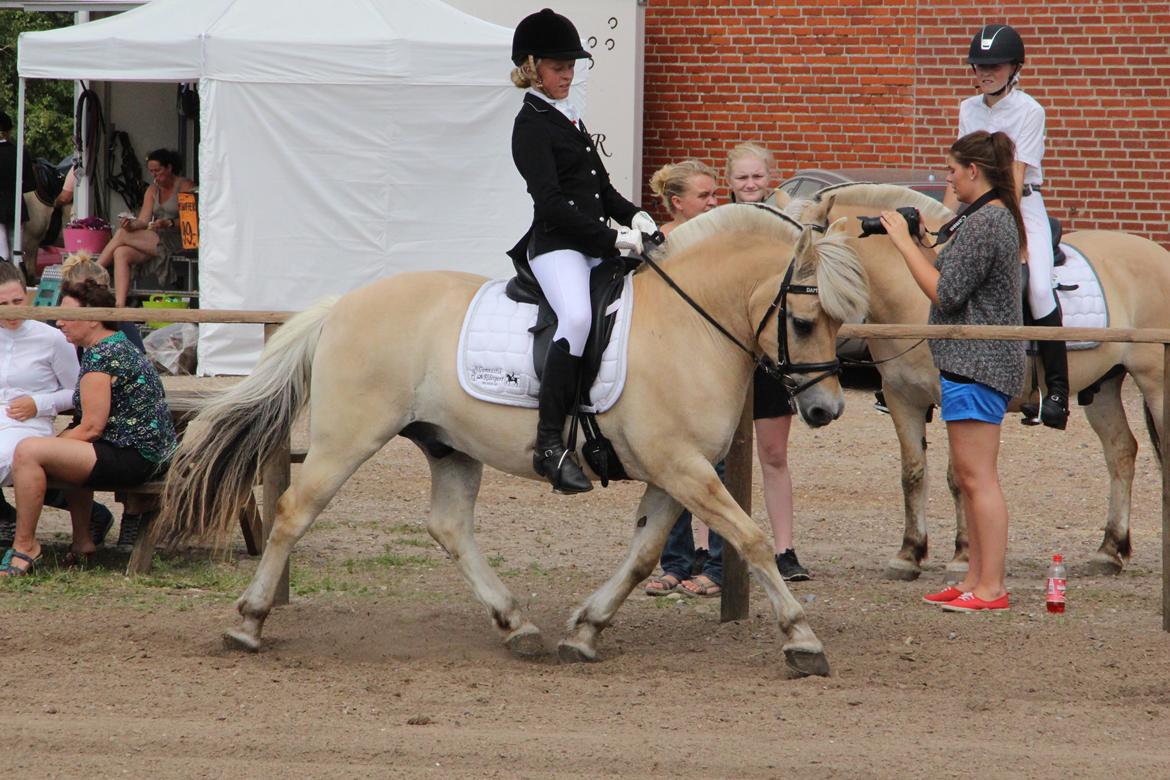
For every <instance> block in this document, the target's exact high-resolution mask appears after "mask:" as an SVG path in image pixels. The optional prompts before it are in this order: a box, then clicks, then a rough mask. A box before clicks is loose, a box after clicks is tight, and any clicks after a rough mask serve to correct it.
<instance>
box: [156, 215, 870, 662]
mask: <svg viewBox="0 0 1170 780" xmlns="http://www.w3.org/2000/svg"><path fill="white" fill-rule="evenodd" d="M843 239H844V237H843V235H842V234H841V233H839V232H836V233H835V234H834V235H830V236H827V237H823V238H819V237H817V234H816V233H815V232H813V231H805V232H804V233H803V234H802V233H801V230H800V227H799V225H798V224H797V223H796V222H795V221H793V220H791V219H788V218H785V217H783V216H781V215H780V214H779V212H778V211H776V210H774V209H768V210H763V209H760V208H756V207H751V206H745V205H739V206H735V205H733V206H724V207H721V208H719V209H715V210H713V211H711V212H709V213H708V214H705V215H703V216H701V217H699V218H696V219H694V220H692V221H691V222H689V223H687V224H686V225H683V226H681V227H679V228H678V230H676V231H675V232H674V233H673V234H672V235H671V237H670V239H669V240H668V241H667V243H666V245H665V247H664V250H665V251H664V259H663V261H662V266H661V267H662V268H663V269H664V270H665V271H666V272H667V273H668V274H670V275H671V276H672V277H673V278H674V280H675V281H676V282H677V284H678V285H679V287H681V288H682V289H683V290H684V291H686V292H687V293H689V294H690V295H691V296H692V297H693V299H694V301H695V302H696V303H697V305H698V306H699V307H701V308H702V309H704V310H705V311H706V312H707V313H709V315H710V316H711V318H712V319H713V320H714V321H716V322H718V323H719V324H720V325H721V326H722V327H724V328H725V329H726V330H727V331H728V335H731V336H733V337H734V338H735V339H737V340H738V341H739V342H741V344H742V345H745V346H746V347H747V348H748V349H749V350H753V351H755V352H756V353H766V354H768V355H777V354H783V355H785V356H786V357H787V359H788V361H790V365H789V368H788V371H789V373H791V374H793V376H792V378H791V379H790V381H793V382H803V381H804V380H806V379H809V378H811V373H812V364H813V363H818V364H820V366H819V367H818V370H819V368H820V367H823V365H824V364H825V363H835V355H834V339H835V336H836V332H837V330H838V327H839V325H840V322H842V321H850V320H854V321H856V320H859V318H860V317H862V316H864V311H865V306H866V294H867V290H866V285H865V278H864V275H863V274H862V273H861V268H860V265H859V263H858V261H857V258H856V256H854V255H853V253H852V251H850V250H849V249H848V248H847V245H846V244H845V242H844V240H843ZM790 261H791V266H792V270H793V274H792V279H793V280H794V281H795V282H798V283H800V284H802V285H807V284H809V283H810V282H813V281H815V283H816V284H817V285H818V286H819V295H818V294H803V295H795V294H794V295H792V296H791V297H790V298H787V300H786V301H785V298H786V296H785V294H784V292H780V293H779V294H778V292H777V291H780V290H781V288H782V281H784V280H785V271H786V269H787V268H788V267H789V265H790ZM484 281H485V280H484V279H483V278H481V277H478V276H472V275H469V274H463V273H448V272H430V273H410V274H402V275H399V276H395V277H392V278H388V279H384V280H381V281H379V282H376V283H374V284H371V285H369V286H368V287H364V288H362V289H359V290H356V291H354V292H352V293H349V294H348V295H346V296H344V297H342V298H341V299H339V300H337V301H336V302H323V303H320V304H318V305H317V306H315V307H314V308H312V309H310V310H308V311H306V312H304V313H302V314H300V315H298V316H297V317H295V318H293V319H292V320H290V321H289V322H288V323H287V324H286V325H284V327H282V328H281V329H280V331H279V333H278V334H277V335H276V336H275V337H274V338H273V339H272V341H271V343H270V344H269V346H268V347H267V348H266V349H265V351H264V353H263V355H262V357H261V358H260V362H259V363H258V365H257V366H256V369H255V371H254V372H253V373H252V374H251V376H249V377H248V378H247V379H246V380H245V381H244V382H242V383H241V384H239V385H237V386H236V387H234V388H233V389H231V390H230V391H228V392H227V393H225V394H224V395H223V396H222V397H219V398H217V399H216V400H214V401H211V402H210V403H209V404H208V405H207V406H206V407H205V408H204V410H203V411H202V412H201V414H200V415H199V416H198V418H197V420H196V423H193V424H192V426H191V431H190V432H189V433H188V434H187V437H186V440H185V441H184V443H183V445H182V447H181V449H180V450H179V452H178V453H177V454H176V456H175V460H174V463H173V465H172V466H171V469H170V473H169V477H168V480H167V485H166V489H165V492H164V496H163V508H162V510H161V513H160V517H159V521H160V525H161V526H162V528H161V532H162V533H161V535H162V536H164V537H165V538H166V539H167V540H169V541H171V542H172V543H173V542H186V541H190V540H192V539H195V538H203V539H208V540H211V541H215V542H217V543H218V544H223V543H224V542H225V540H226V538H227V534H228V533H230V530H231V526H232V524H233V522H234V518H236V517H238V516H239V511H240V509H241V508H242V507H243V506H244V504H245V503H246V501H247V500H248V498H249V497H250V494H251V490H252V485H253V482H254V476H255V472H256V468H257V463H256V453H257V452H266V451H268V450H269V449H270V447H271V446H272V445H273V443H275V442H278V441H281V440H283V437H285V436H286V435H287V433H288V431H289V428H290V426H291V425H292V422H293V418H294V416H295V415H296V414H297V412H298V410H300V409H301V408H302V406H304V405H306V404H307V405H308V408H309V412H310V417H309V424H310V433H309V438H310V442H309V449H308V454H307V456H306V458H305V462H304V465H303V467H302V469H301V471H300V473H299V474H297V475H296V476H295V478H294V479H293V482H292V485H291V487H290V488H289V489H288V491H287V492H285V493H284V495H283V496H282V497H281V498H280V501H279V504H278V509H277V516H276V519H275V522H274V525H273V529H272V532H271V535H270V537H269V539H268V544H267V546H266V547H265V549H264V556H263V558H262V559H261V561H260V564H259V567H258V569H257V571H256V575H255V577H254V578H253V580H252V582H251V584H250V585H249V586H248V588H247V590H246V591H245V592H244V593H243V595H242V596H241V597H240V599H239V601H238V602H237V607H238V609H239V611H240V613H241V615H242V616H243V624H242V625H241V626H240V627H239V628H237V629H233V630H231V631H228V632H227V634H226V637H225V641H226V643H227V644H228V645H229V646H233V647H237V648H242V649H248V650H255V649H257V648H258V647H259V645H260V632H261V628H262V626H263V623H264V620H265V618H266V617H267V616H268V613H269V611H270V610H271V608H272V604H273V598H274V592H275V588H276V585H277V581H278V579H279V578H280V574H281V570H282V569H283V567H284V565H285V563H286V562H287V560H288V557H289V553H290V551H291V549H292V547H293V545H294V544H295V542H296V541H297V540H298V539H300V538H301V536H302V535H303V534H304V533H305V531H306V530H308V528H309V525H310V524H311V523H312V522H313V520H314V518H316V517H317V515H318V514H319V513H320V512H321V511H322V510H323V509H324V508H325V506H326V504H328V502H329V500H330V499H331V498H332V497H333V495H334V494H335V493H336V492H337V490H338V489H339V488H340V487H341V486H342V484H343V483H344V482H345V481H346V479H348V478H349V476H350V475H351V474H352V473H353V472H354V470H355V469H357V467H358V466H359V465H361V463H363V462H364V461H365V460H366V459H368V458H369V457H370V456H371V455H373V454H374V453H375V452H377V451H378V450H379V449H380V448H381V447H382V446H383V445H384V444H385V443H386V442H387V441H388V440H389V439H391V438H392V437H394V436H397V435H401V436H404V437H406V438H408V439H411V440H412V441H414V442H415V443H416V444H417V445H418V446H419V448H420V449H422V451H423V453H424V455H426V457H427V460H428V462H429V464H430V467H431V478H432V486H431V512H430V516H429V517H428V519H427V530H428V531H429V532H430V534H431V536H433V537H434V538H435V540H436V541H437V542H438V543H439V544H441V545H442V546H443V548H444V549H445V550H446V551H447V552H448V554H449V555H450V556H451V558H452V559H453V560H454V561H455V563H456V565H457V566H458V567H459V570H460V573H461V574H462V575H463V576H464V578H465V579H466V580H467V581H468V583H469V584H470V585H471V588H472V590H473V592H474V593H475V595H476V597H477V598H478V599H479V600H480V601H481V602H483V603H484V605H485V606H487V608H488V610H489V611H490V614H491V617H492V620H493V622H494V623H495V625H496V627H497V628H498V629H499V630H500V632H501V633H502V634H503V635H504V637H505V643H506V644H507V646H508V647H509V649H511V650H512V651H513V652H514V653H516V654H518V655H533V654H538V653H541V652H543V651H544V644H543V641H542V639H541V637H540V633H539V630H538V629H537V628H536V627H535V626H534V625H533V624H532V623H530V622H529V621H528V620H527V619H526V617H525V616H524V614H523V613H522V612H521V610H520V607H519V604H518V603H517V601H516V599H515V598H514V597H513V596H512V594H511V593H510V592H509V591H508V589H507V588H506V587H505V586H504V583H503V582H501V581H500V579H499V577H497V576H496V574H495V572H493V571H492V569H491V567H490V566H488V563H487V561H486V560H485V558H484V556H483V553H482V552H481V551H480V550H479V549H478V547H477V546H476V543H475V540H474V538H473V535H472V533H473V518H472V512H473V509H474V506H475V499H476V494H477V492H478V490H479V485H480V477H481V475H482V471H483V464H484V463H487V464H489V465H491V466H493V467H495V468H497V469H499V470H501V471H505V472H508V473H510V474H515V475H518V476H523V477H530V478H536V475H535V474H534V473H533V471H532V461H531V456H532V447H533V441H534V431H535V428H536V414H535V412H534V411H532V410H526V409H518V408H514V407H508V406H499V405H493V404H488V403H484V402H483V401H479V400H476V399H473V398H472V397H470V396H469V395H467V394H466V393H465V392H464V391H463V390H462V389H461V388H460V385H459V381H458V377H457V375H456V355H455V351H456V345H457V344H458V341H459V332H460V325H461V322H460V319H461V318H460V317H459V316H452V313H453V312H463V311H465V310H466V309H467V307H468V304H469V302H470V301H471V299H472V297H473V296H474V295H475V293H476V291H477V290H478V289H479V287H480V285H482V284H483V283H484ZM785 286H787V285H785ZM791 292H794V293H795V292H805V293H815V292H816V290H815V289H814V288H811V287H804V288H801V289H798V288H796V287H795V286H794V287H793V288H792V290H791ZM633 295H634V306H633V319H632V323H631V335H630V337H629V370H628V374H627V379H626V385H625V390H624V392H623V394H622V396H621V398H620V399H619V400H618V402H617V404H616V405H615V406H613V408H612V409H610V410H609V411H608V412H607V413H605V414H603V415H601V416H599V418H598V421H599V423H600V425H601V427H602V428H603V429H604V431H605V432H606V434H607V435H608V436H609V437H610V438H611V439H612V441H613V445H614V447H615V449H616V451H617V453H618V455H619V457H620V458H621V461H622V463H623V464H624V466H625V470H626V472H627V473H628V474H629V475H630V476H631V478H633V479H637V480H641V481H644V482H646V483H647V486H646V491H645V493H644V495H643V497H642V500H641V503H640V504H639V506H638V510H637V513H636V515H635V517H636V520H635V522H634V534H633V540H632V543H631V547H630V551H629V553H628V554H627V555H626V557H625V559H624V560H623V562H622V563H621V565H620V566H619V568H618V570H617V571H616V572H615V573H614V574H613V576H612V577H611V578H610V579H609V580H608V581H607V582H606V583H605V584H604V585H602V586H601V588H600V589H598V590H597V591H596V592H595V593H593V594H592V595H591V596H589V597H588V598H587V599H586V600H585V602H584V603H583V604H582V605H581V606H580V607H579V608H578V609H577V610H576V611H575V612H574V613H573V615H572V617H571V618H570V621H569V627H568V632H569V633H568V635H567V636H566V637H565V638H564V639H563V640H562V641H561V642H560V645H559V655H560V657H561V658H562V660H567V661H586V660H594V659H595V658H596V655H597V649H596V642H597V639H598V636H599V634H600V633H601V631H602V629H604V628H605V627H606V626H607V625H608V624H609V623H610V621H611V620H612V619H613V617H614V614H615V612H616V611H617V609H618V607H619V606H620V605H621V603H622V602H623V601H624V600H625V598H626V597H627V595H628V594H629V593H630V591H631V590H632V589H633V588H634V586H635V585H636V584H637V583H638V582H640V581H641V580H642V579H644V578H645V577H646V576H648V575H649V574H650V572H651V571H652V570H653V568H654V565H655V563H656V560H657V557H658V553H659V551H660V550H661V548H662V546H663V543H664V541H665V539H666V535H667V533H668V531H669V529H670V527H671V526H672V525H673V523H674V521H675V519H676V518H677V517H678V515H679V512H680V511H681V510H682V507H683V506H686V507H687V508H689V509H690V510H691V511H692V512H693V513H694V514H695V516H696V517H699V518H702V519H703V520H704V521H705V522H707V523H708V524H709V525H710V526H711V527H712V528H714V529H715V530H716V531H717V532H718V533H719V534H721V535H722V536H724V538H726V539H727V540H728V541H729V542H730V543H731V544H732V545H734V546H735V548H736V549H737V550H739V551H740V552H741V554H742V555H743V556H744V558H745V559H746V560H747V561H748V563H749V565H750V567H751V570H752V572H753V573H754V574H755V576H756V578H757V579H758V581H759V582H760V583H761V585H762V586H763V588H764V590H765V592H766V593H767V596H768V598H769V600H770V601H771V603H772V606H773V609H774V610H775V613H776V616H777V619H778V622H779V627H780V629H781V631H782V632H783V633H784V635H785V638H786V641H785V643H784V652H785V658H786V662H787V663H788V665H789V666H790V667H791V668H792V669H793V670H794V671H795V672H797V673H799V674H827V673H828V669H829V667H828V662H827V660H826V658H825V655H824V651H823V648H822V646H821V642H820V640H819V639H817V637H816V635H815V634H814V633H813V630H812V628H811V627H810V626H809V624H808V621H807V619H806V617H805V615H804V612H803V610H802V609H801V608H800V605H799V604H798V603H797V602H796V600H795V599H794V598H793V597H792V595H791V594H790V593H789V592H788V589H787V588H786V587H785V585H784V582H783V581H782V580H781V579H780V576H779V574H778V573H777V571H776V567H775V564H774V562H773V560H772V555H771V552H770V547H769V546H768V544H767V543H766V541H765V537H764V535H763V533H762V532H761V531H760V530H759V528H758V527H757V526H756V524H755V523H754V522H752V521H751V519H750V518H749V517H748V516H747V515H746V514H745V513H744V512H743V510H742V509H740V507H739V506H738V505H737V504H736V503H735V501H734V500H733V499H732V498H731V496H730V494H728V492H727V490H726V489H724V487H723V485H722V484H721V483H720V481H719V478H718V476H717V475H716V473H715V470H714V468H713V467H712V464H713V463H715V462H717V461H718V460H719V459H720V458H722V457H723V455H724V454H725V453H726V452H727V450H728V447H729V446H730V442H731V439H732V435H733V432H734V431H735V428H736V424H737V421H738V419H739V415H740V410H741V409H742V408H743V403H744V399H745V398H746V395H747V391H748V387H749V384H750V382H751V377H752V371H753V369H754V367H755V356H752V355H748V354H745V353H744V352H743V351H741V350H739V349H737V348H736V347H735V346H733V345H732V344H731V341H730V339H728V338H726V337H725V335H724V334H721V333H719V332H718V330H717V329H716V328H715V327H714V326H713V325H712V323H711V322H709V321H706V320H705V319H704V318H702V317H700V316H699V315H698V314H697V313H696V311H695V309H694V308H691V307H690V306H689V305H688V304H687V303H686V302H684V300H683V299H682V297H681V296H680V295H679V294H678V293H677V292H676V291H674V290H672V289H670V287H668V286H667V284H666V283H665V282H664V281H663V279H662V278H661V277H660V276H658V275H656V274H654V273H639V274H637V275H636V277H635V279H634V284H633ZM776 303H780V304H781V305H780V307H779V310H780V311H781V312H782V313H783V314H782V315H781V316H779V317H777V322H778V323H779V325H777V324H775V323H772V322H771V318H772V317H774V316H777V315H776V311H777V307H776V306H775V305H774V304H776ZM765 325H766V327H765ZM757 326H759V327H760V328H763V330H762V331H761V330H758V329H757ZM781 328H783V330H781ZM782 332H783V333H785V336H784V341H785V343H786V344H787V349H786V350H784V349H783V348H782V345H781V335H780V334H781V333H782ZM757 334H760V335H758V336H757ZM801 361H808V362H807V363H805V364H803V366H802V365H791V364H795V363H801ZM782 362H784V359H783V358H782ZM802 368H803V369H804V371H803V372H802ZM798 405H799V411H800V413H801V415H802V417H803V418H804V419H805V421H806V422H808V423H809V424H811V425H825V424H827V423H829V422H831V421H832V420H834V419H836V418H837V417H838V416H839V415H840V414H841V411H842V409H843V406H844V396H843V393H842V392H841V388H840V386H839V385H838V383H837V381H836V377H835V375H829V376H828V377H827V378H826V379H825V381H823V382H820V383H818V384H814V385H811V386H809V387H807V389H805V390H804V392H802V393H801V394H800V395H799V397H798ZM198 422H202V423H205V424H204V425H198V424H197V423H198ZM565 500H568V499H564V498H550V501H565ZM550 509H551V507H550Z"/></svg>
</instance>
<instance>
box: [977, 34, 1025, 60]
mask: <svg viewBox="0 0 1170 780" xmlns="http://www.w3.org/2000/svg"><path fill="white" fill-rule="evenodd" d="M1004 62H1012V63H1016V64H1017V65H1020V64H1023V62H1024V39H1023V38H1021V37H1020V34H1019V33H1018V32H1016V31H1015V30H1014V29H1012V28H1011V27H1009V26H1007V25H1006V24H987V25H984V26H983V29H981V30H980V31H979V32H977V33H975V37H974V38H972V39H971V49H970V51H968V52H967V64H969V65H999V64H1001V63H1004Z"/></svg>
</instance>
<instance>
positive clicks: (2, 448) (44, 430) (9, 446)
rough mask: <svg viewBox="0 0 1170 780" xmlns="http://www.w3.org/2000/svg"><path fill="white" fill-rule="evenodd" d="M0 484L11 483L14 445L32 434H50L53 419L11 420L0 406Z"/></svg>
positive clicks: (51, 432) (51, 433)
mask: <svg viewBox="0 0 1170 780" xmlns="http://www.w3.org/2000/svg"><path fill="white" fill-rule="evenodd" d="M0 416H3V420H2V421H0V485H11V484H12V454H13V453H14V452H16V445H17V444H20V442H21V441H23V440H24V439H27V438H29V437H32V436H52V435H53V421H52V419H51V418H49V417H34V418H33V419H31V420H25V421H24V422H16V421H15V420H11V419H9V418H8V416H7V415H5V414H4V409H3V408H2V407H0Z"/></svg>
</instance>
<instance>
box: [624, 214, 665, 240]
mask: <svg viewBox="0 0 1170 780" xmlns="http://www.w3.org/2000/svg"><path fill="white" fill-rule="evenodd" d="M630 227H631V228H633V229H634V230H637V231H640V232H642V233H645V234H646V235H648V236H652V235H654V234H655V233H657V232H658V226H657V225H655V224H654V220H653V219H651V218H650V215H649V214H647V213H646V212H645V211H639V212H638V213H637V214H635V215H634V218H633V219H631V220H630Z"/></svg>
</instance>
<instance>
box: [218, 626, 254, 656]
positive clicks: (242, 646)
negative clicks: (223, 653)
mask: <svg viewBox="0 0 1170 780" xmlns="http://www.w3.org/2000/svg"><path fill="white" fill-rule="evenodd" d="M223 646H224V649H225V650H243V651H244V652H246V653H255V652H257V651H258V650H259V649H260V640H259V638H257V637H255V636H252V635H251V634H248V633H245V632H244V631H241V630H240V629H238V628H233V629H231V630H230V631H224V632H223Z"/></svg>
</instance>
